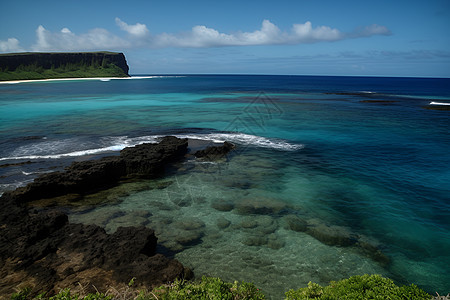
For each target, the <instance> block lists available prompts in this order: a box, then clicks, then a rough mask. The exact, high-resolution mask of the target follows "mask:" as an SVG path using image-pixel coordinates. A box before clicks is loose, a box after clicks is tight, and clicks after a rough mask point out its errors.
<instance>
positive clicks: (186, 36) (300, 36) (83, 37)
mask: <svg viewBox="0 0 450 300" xmlns="http://www.w3.org/2000/svg"><path fill="white" fill-rule="evenodd" d="M115 21H116V24H117V26H119V28H120V29H122V30H123V31H125V32H127V33H128V34H127V35H126V36H124V37H120V36H117V35H115V34H112V33H111V32H109V31H108V30H106V29H102V28H94V29H91V30H89V31H88V32H87V33H81V34H76V33H74V32H72V31H71V30H70V29H69V28H67V27H64V28H62V29H61V30H60V31H57V32H51V31H48V30H47V29H45V28H44V26H42V25H39V27H38V28H37V29H36V42H35V43H34V44H33V45H32V46H31V50H32V51H88V50H123V49H128V48H166V47H174V48H208V47H225V46H258V45H288V44H291V45H292V44H303V43H319V42H331V41H339V40H343V39H354V38H361V37H370V36H373V35H390V34H391V32H390V31H389V29H387V28H386V27H384V26H380V25H377V24H373V25H370V26H366V27H360V28H357V29H355V30H354V31H353V32H350V33H343V32H341V31H339V30H338V29H336V28H331V27H328V26H317V27H314V26H313V25H312V24H311V22H309V21H308V22H305V23H303V24H293V25H292V27H291V28H290V30H288V31H283V30H281V29H280V28H279V27H278V26H276V25H275V24H273V23H272V22H270V21H269V20H264V21H263V22H262V24H261V27H260V29H258V30H255V31H249V32H245V31H244V32H242V31H238V32H234V33H222V32H220V31H218V30H217V29H214V28H210V27H207V26H204V25H198V26H194V27H193V28H192V29H191V30H190V31H187V32H179V33H160V34H156V35H152V34H150V32H149V30H148V28H147V26H146V25H145V24H141V23H136V24H135V25H129V24H127V23H125V22H123V21H122V20H121V19H120V18H116V19H115ZM0 51H2V52H14V51H16V52H19V51H24V50H23V49H22V48H21V47H20V46H19V41H18V40H17V39H15V38H10V39H8V40H7V41H0Z"/></svg>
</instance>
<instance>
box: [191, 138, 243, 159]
mask: <svg viewBox="0 0 450 300" xmlns="http://www.w3.org/2000/svg"><path fill="white" fill-rule="evenodd" d="M234 148H235V145H233V144H232V143H229V142H224V143H223V145H222V146H210V147H207V148H206V149H204V150H198V151H197V152H195V153H194V156H195V157H197V158H204V159H206V160H218V159H221V158H223V157H224V156H225V155H227V154H228V152H230V151H231V150H233V149H234Z"/></svg>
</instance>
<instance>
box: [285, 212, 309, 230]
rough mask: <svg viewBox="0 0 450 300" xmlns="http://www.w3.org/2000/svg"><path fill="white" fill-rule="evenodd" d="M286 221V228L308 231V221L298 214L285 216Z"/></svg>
mask: <svg viewBox="0 0 450 300" xmlns="http://www.w3.org/2000/svg"><path fill="white" fill-rule="evenodd" d="M284 222H285V223H286V226H285V227H286V229H290V230H293V231H298V232H302V231H306V230H307V228H308V223H307V222H306V221H305V220H303V219H300V218H299V217H298V216H296V215H287V216H285V217H284Z"/></svg>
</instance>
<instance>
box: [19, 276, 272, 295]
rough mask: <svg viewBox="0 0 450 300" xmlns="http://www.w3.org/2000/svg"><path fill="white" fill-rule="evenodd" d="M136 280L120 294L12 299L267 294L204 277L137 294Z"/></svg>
mask: <svg viewBox="0 0 450 300" xmlns="http://www.w3.org/2000/svg"><path fill="white" fill-rule="evenodd" d="M133 283H134V279H132V280H131V281H130V283H129V286H128V287H127V288H126V289H123V290H121V291H117V290H114V289H111V290H109V291H108V292H106V294H102V293H98V292H97V293H95V294H88V295H86V296H80V295H78V294H73V295H72V294H71V292H70V290H69V289H65V290H63V291H61V292H59V293H58V294H57V295H55V296H52V297H46V296H45V295H44V294H40V295H38V296H36V297H31V296H30V294H31V290H30V289H23V290H22V291H20V292H19V293H15V294H13V295H12V296H11V300H37V299H41V300H110V299H124V300H125V299H136V300H155V299H158V300H178V299H179V300H182V299H217V300H219V299H223V300H227V299H230V300H232V299H233V300H240V299H242V300H244V299H248V300H250V299H255V300H258V299H265V297H264V295H263V293H262V292H261V291H260V290H259V289H258V288H256V287H255V286H254V285H253V284H252V283H246V282H242V283H238V282H237V281H235V282H234V283H228V282H224V281H222V280H221V279H220V278H214V277H203V278H202V279H201V281H186V280H177V281H175V282H174V283H172V284H170V285H163V286H160V287H157V288H155V289H153V290H152V291H150V292H148V291H140V292H136V291H134V290H132V289H131V288H130V287H131V286H132V285H133Z"/></svg>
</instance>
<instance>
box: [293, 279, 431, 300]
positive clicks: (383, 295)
mask: <svg viewBox="0 0 450 300" xmlns="http://www.w3.org/2000/svg"><path fill="white" fill-rule="evenodd" d="M431 298H432V297H431V295H429V294H427V293H426V292H424V291H423V290H421V289H420V288H418V287H417V286H416V285H414V284H412V285H409V286H400V287H399V286H397V285H395V284H394V282H393V281H392V280H391V279H388V278H384V277H381V276H380V275H367V274H366V275H362V276H352V277H350V278H348V279H343V280H340V281H332V282H331V283H330V285H328V286H325V287H322V286H320V285H318V284H317V283H312V282H310V283H308V286H307V287H305V288H300V289H298V290H296V291H294V290H289V291H288V292H286V299H287V300H294V299H295V300H300V299H318V300H325V299H327V300H328V299H330V300H331V299H352V300H353V299H355V300H356V299H361V300H365V299H380V300H381V299H391V300H396V299H405V300H406V299H408V300H422V299H427V300H429V299H431Z"/></svg>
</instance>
